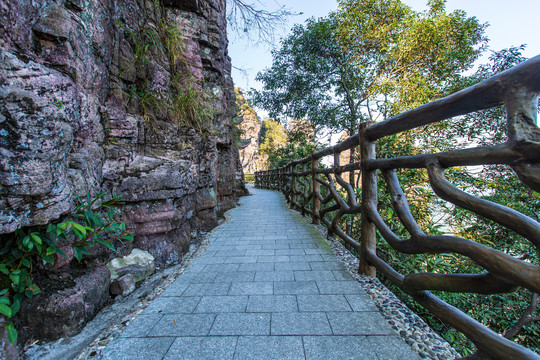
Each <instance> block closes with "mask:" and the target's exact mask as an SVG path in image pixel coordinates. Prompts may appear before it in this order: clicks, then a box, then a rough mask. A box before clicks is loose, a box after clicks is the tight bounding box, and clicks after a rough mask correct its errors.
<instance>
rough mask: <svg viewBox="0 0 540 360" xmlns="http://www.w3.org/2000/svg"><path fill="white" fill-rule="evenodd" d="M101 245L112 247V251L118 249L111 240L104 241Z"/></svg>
mask: <svg viewBox="0 0 540 360" xmlns="http://www.w3.org/2000/svg"><path fill="white" fill-rule="evenodd" d="M101 245H103V246H105V247H106V248H107V249H111V250H112V251H116V248H115V247H114V244H113V243H112V242H110V241H104V242H102V243H101Z"/></svg>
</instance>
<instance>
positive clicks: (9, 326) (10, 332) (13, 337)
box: [4, 322, 18, 344]
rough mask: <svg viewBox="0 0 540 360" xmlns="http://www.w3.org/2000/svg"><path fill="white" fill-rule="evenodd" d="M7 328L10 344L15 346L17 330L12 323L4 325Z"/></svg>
mask: <svg viewBox="0 0 540 360" xmlns="http://www.w3.org/2000/svg"><path fill="white" fill-rule="evenodd" d="M4 326H5V328H6V332H7V336H8V340H9V342H10V343H12V344H15V343H16V342H17V336H18V335H17V330H15V326H13V323H12V322H9V323H7V324H6V325H4Z"/></svg>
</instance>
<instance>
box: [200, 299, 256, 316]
mask: <svg viewBox="0 0 540 360" xmlns="http://www.w3.org/2000/svg"><path fill="white" fill-rule="evenodd" d="M247 302H248V297H247V296H246V295H242V296H230V295H227V296H203V297H202V298H201V300H200V302H199V303H198V305H197V307H196V308H195V310H194V311H193V312H194V313H227V312H245V311H246V306H247Z"/></svg>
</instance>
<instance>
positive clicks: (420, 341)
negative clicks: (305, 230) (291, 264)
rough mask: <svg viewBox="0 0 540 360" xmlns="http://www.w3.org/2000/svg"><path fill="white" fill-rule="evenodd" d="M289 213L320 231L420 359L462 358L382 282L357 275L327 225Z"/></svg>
mask: <svg viewBox="0 0 540 360" xmlns="http://www.w3.org/2000/svg"><path fill="white" fill-rule="evenodd" d="M289 211H291V212H292V213H294V214H295V215H296V216H298V217H299V218H301V219H302V220H303V222H304V223H305V224H306V225H307V226H310V227H312V228H314V229H316V230H317V231H318V232H319V234H320V235H321V237H322V239H323V240H324V241H325V242H326V243H327V244H328V245H329V246H330V248H331V249H332V250H333V251H334V254H335V255H336V256H337V257H338V259H339V260H340V261H341V262H342V263H343V265H345V267H346V269H347V271H348V272H349V273H350V274H351V275H352V277H354V278H355V279H356V280H357V281H358V282H359V283H360V284H362V286H363V287H364V290H365V291H366V293H367V294H368V295H369V296H370V297H371V299H372V300H373V302H374V303H375V305H376V306H377V308H378V309H379V311H380V312H381V314H382V315H383V316H384V318H385V320H386V321H387V322H388V323H389V324H390V326H391V327H392V329H393V330H394V331H395V332H396V333H397V335H398V336H399V337H400V338H401V339H402V340H403V341H404V342H405V343H407V344H408V345H409V346H410V347H411V348H412V349H413V350H415V351H416V352H417V353H418V354H419V355H420V357H421V358H423V359H434V360H448V359H457V358H461V355H460V354H459V353H458V352H457V351H456V350H455V349H454V348H453V347H452V346H451V345H450V344H449V343H448V342H446V340H444V339H443V338H442V337H441V336H440V335H439V334H438V333H437V332H436V331H435V330H433V329H432V328H431V327H429V325H427V324H426V323H425V321H424V320H422V318H420V317H419V316H418V315H417V314H416V313H414V312H413V311H412V310H411V309H409V308H408V307H407V306H406V305H405V304H404V303H403V302H402V301H401V300H400V299H399V298H398V297H397V296H396V295H395V294H394V293H393V292H391V291H390V290H389V289H388V288H387V287H386V286H384V285H383V284H382V283H381V282H380V281H379V279H377V278H372V277H369V276H365V275H360V274H358V264H359V260H358V258H357V257H356V256H354V255H353V254H352V253H351V252H350V251H349V250H347V249H346V248H345V246H344V245H343V244H342V243H341V242H340V241H339V240H337V239H336V238H335V237H333V236H328V231H327V229H326V227H325V226H324V225H322V224H321V225H313V224H311V223H309V222H308V221H307V220H308V218H307V217H304V216H302V214H301V213H300V212H298V211H296V210H291V209H289Z"/></svg>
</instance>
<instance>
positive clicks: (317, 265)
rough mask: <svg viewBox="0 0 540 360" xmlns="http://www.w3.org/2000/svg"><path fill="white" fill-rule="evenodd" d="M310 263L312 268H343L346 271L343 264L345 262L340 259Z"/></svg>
mask: <svg viewBox="0 0 540 360" xmlns="http://www.w3.org/2000/svg"><path fill="white" fill-rule="evenodd" d="M309 265H310V266H311V270H342V271H344V272H345V271H346V270H345V266H343V264H342V263H340V262H339V261H333V262H330V261H311V262H310V263H309ZM347 274H348V273H347ZM349 277H350V275H349ZM351 279H352V278H351Z"/></svg>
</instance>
